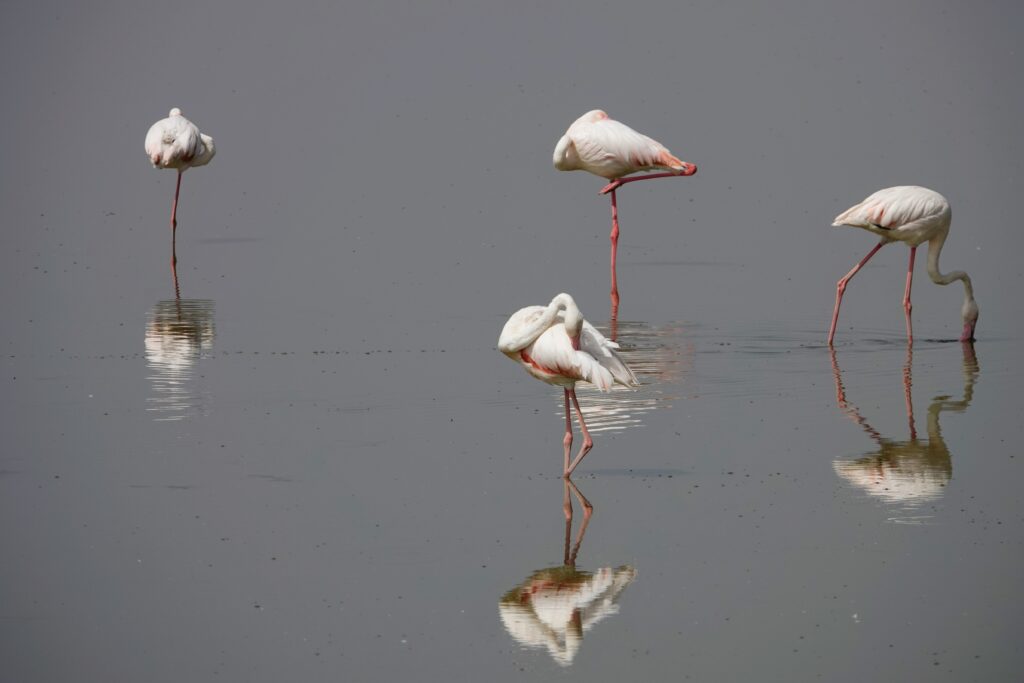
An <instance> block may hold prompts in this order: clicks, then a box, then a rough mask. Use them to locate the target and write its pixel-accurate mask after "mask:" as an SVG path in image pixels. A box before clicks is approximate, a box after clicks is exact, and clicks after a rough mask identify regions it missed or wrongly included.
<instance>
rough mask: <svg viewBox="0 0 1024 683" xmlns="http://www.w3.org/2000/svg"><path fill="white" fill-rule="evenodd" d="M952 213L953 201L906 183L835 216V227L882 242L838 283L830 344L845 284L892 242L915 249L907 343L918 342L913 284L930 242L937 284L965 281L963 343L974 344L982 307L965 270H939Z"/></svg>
mask: <svg viewBox="0 0 1024 683" xmlns="http://www.w3.org/2000/svg"><path fill="white" fill-rule="evenodd" d="M951 216H952V212H951V211H950V208H949V202H948V201H946V198H945V197H943V196H942V195H941V194H939V193H938V192H935V191H934V190H929V189H928V188H925V187H917V186H914V185H905V186H899V187H889V188H886V189H884V190H879V191H878V192H875V193H874V194H873V195H871V196H870V197H868V198H867V199H865V200H864V201H862V202H861V203H860V204H857V205H856V206H852V207H850V208H849V209H847V210H846V211H844V212H843V213H841V214H839V215H838V216H836V219H835V221H834V222H833V223H832V225H834V226H840V225H850V226H853V227H857V228H863V229H864V230H867V231H868V232H872V233H874V234H876V235H878V236H880V237H881V238H882V240H881V241H880V242H879V243H878V244H876V245H875V246H874V248H873V249H872V250H871V251H869V252H868V255H867V256H865V257H864V258H862V259H861V260H860V262H858V263H857V265H855V266H854V267H853V269H852V270H850V272H849V273H847V274H846V275H844V276H843V277H842V278H840V280H839V282H838V283H836V306H835V310H834V311H833V312H832V326H831V327H830V328H829V331H828V344H829V346H831V345H832V340H833V339H834V338H835V336H836V323H838V321H839V306H840V304H842V302H843V293H844V292H845V291H846V285H847V284H848V283H849V282H850V280H851V279H853V276H854V275H856V274H857V272H858V271H859V270H860V269H861V268H862V267H863V266H864V264H865V263H867V262H868V260H869V259H870V258H871V257H872V256H874V255H875V254H876V253H877V252H878V250H879V249H881V248H882V247H884V246H885V245H886V244H889V243H890V242H904V243H905V244H907V246H909V247H910V263H909V264H908V265H907V283H906V287H905V289H904V290H903V311H904V314H905V315H906V319H907V343H909V344H913V343H914V332H913V326H912V325H911V321H910V312H911V311H912V310H913V305H912V304H911V303H910V286H911V284H912V283H913V279H914V256H915V255H916V253H917V248H918V246H920V245H921V244H922V243H923V242H928V276H929V277H930V278H931V279H932V282H934V283H935V284H939V285H948V284H949V283H951V282H954V281H956V280H961V281H962V282H963V283H964V304H963V307H962V308H961V310H960V314H961V317H962V318H963V323H964V328H963V332H962V333H961V335H960V341H962V342H965V341H974V328H975V326H976V325H977V323H978V304H977V303H976V302H975V301H974V288H973V286H972V285H971V278H970V277H969V276H968V275H967V273H965V272H964V271H962V270H956V271H953V272H952V273H949V274H946V275H943V274H942V273H941V272H939V254H941V253H942V245H943V244H944V243H945V241H946V237H947V236H948V235H949V225H950V219H951Z"/></svg>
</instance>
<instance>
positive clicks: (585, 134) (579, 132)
mask: <svg viewBox="0 0 1024 683" xmlns="http://www.w3.org/2000/svg"><path fill="white" fill-rule="evenodd" d="M552 161H553V162H554V165H555V168H557V169H558V170H559V171H577V170H580V171H589V172H590V173H593V174H594V175H597V176H600V177H602V178H607V179H608V180H613V179H615V178H621V177H622V176H624V175H629V174H630V173H636V172H637V171H646V170H652V169H662V170H665V171H669V172H671V173H673V174H675V175H693V174H694V173H696V172H697V167H696V166H695V165H693V164H689V163H687V162H685V161H682V160H681V159H679V158H678V157H676V156H674V155H673V154H672V153H671V152H669V151H668V149H667V148H666V147H665V145H663V144H661V143H660V142H658V141H657V140H654V139H652V138H649V137H647V136H646V135H643V134H642V133H638V132H636V131H635V130H633V129H632V128H630V127H629V126H627V125H626V124H624V123H620V122H618V121H616V120H615V119H612V118H610V117H609V116H608V114H606V113H605V112H603V111H601V110H600V109H594V110H593V111H588V112H587V113H586V114H584V115H583V116H581V117H579V118H578V119H576V121H574V122H573V124H572V125H571V126H569V129H568V130H567V131H565V135H563V136H562V137H561V139H560V140H559V141H558V144H557V145H555V153H554V158H553V160H552Z"/></svg>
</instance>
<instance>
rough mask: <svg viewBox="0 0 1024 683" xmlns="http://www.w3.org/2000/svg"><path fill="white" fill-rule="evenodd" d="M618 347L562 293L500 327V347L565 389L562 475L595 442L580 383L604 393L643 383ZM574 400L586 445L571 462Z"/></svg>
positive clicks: (539, 376)
mask: <svg viewBox="0 0 1024 683" xmlns="http://www.w3.org/2000/svg"><path fill="white" fill-rule="evenodd" d="M618 347H619V345H618V344H616V343H615V342H613V341H609V340H607V339H605V338H604V336H603V335H602V334H601V333H600V332H598V331H597V330H596V329H594V326H593V325H591V324H590V323H588V322H587V321H586V320H584V319H583V314H582V313H580V309H579V308H578V307H577V306H576V302H575V301H574V300H573V298H572V297H571V296H569V295H568V294H559V295H558V296H556V297H555V298H554V299H552V300H551V303H550V304H548V305H547V306H527V307H526V308H521V309H519V310H518V311H516V312H515V313H513V314H512V317H510V318H509V319H508V322H506V323H505V327H504V328H502V330H501V336H500V337H499V338H498V350H499V351H501V352H502V353H504V354H505V355H506V356H508V357H509V358H511V359H512V360H514V361H516V362H518V363H519V364H521V365H522V366H523V368H524V369H525V370H526V371H527V372H528V373H530V374H531V375H532V376H533V377H536V378H537V379H539V380H541V381H543V382H547V383H548V384H554V385H557V386H560V387H562V388H563V389H564V390H565V438H564V439H563V442H562V443H563V446H564V448H565V467H564V470H563V475H564V476H566V477H568V476H569V475H570V474H572V472H573V470H574V469H576V466H577V465H579V464H580V461H581V460H583V457H584V456H585V455H586V454H587V453H589V452H590V449H591V448H593V446H594V441H593V439H591V438H590V432H589V431H587V423H586V422H584V420H583V412H582V411H581V410H580V403H579V400H577V398H576V389H575V387H576V382H578V381H585V382H590V383H591V384H594V385H595V386H597V387H598V388H599V389H601V390H602V391H610V390H611V388H612V385H614V384H616V383H618V384H622V385H623V386H627V387H635V386H639V384H640V383H639V382H638V381H637V379H636V375H634V374H633V371H632V370H630V369H629V367H628V366H626V364H625V363H623V362H622V359H621V358H620V357H619V354H618V353H616V349H617V348H618ZM570 398H571V399H572V403H573V406H574V407H575V408H576V416H577V417H578V418H579V421H580V431H582V432H583V446H582V447H581V448H580V451H579V453H578V454H577V455H576V458H575V459H574V460H573V461H572V463H570V462H569V451H570V449H571V448H572V415H571V414H570V409H569V399H570Z"/></svg>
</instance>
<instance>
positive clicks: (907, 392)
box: [903, 346, 917, 441]
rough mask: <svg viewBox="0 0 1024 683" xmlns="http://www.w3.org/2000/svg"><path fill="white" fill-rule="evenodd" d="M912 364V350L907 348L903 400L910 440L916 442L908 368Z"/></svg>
mask: <svg viewBox="0 0 1024 683" xmlns="http://www.w3.org/2000/svg"><path fill="white" fill-rule="evenodd" d="M913 362H914V350H913V348H912V347H910V346H908V347H907V362H906V364H905V365H904V366H903V400H904V401H905V402H906V404H907V425H908V426H909V427H910V438H911V440H913V441H917V429H915V428H914V397H913V394H912V389H913V386H914V381H913V380H912V379H911V377H910V367H911V365H912V364H913Z"/></svg>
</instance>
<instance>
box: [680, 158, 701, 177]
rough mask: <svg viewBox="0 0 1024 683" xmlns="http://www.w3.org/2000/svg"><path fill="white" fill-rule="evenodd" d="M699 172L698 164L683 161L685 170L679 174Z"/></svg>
mask: <svg viewBox="0 0 1024 683" xmlns="http://www.w3.org/2000/svg"><path fill="white" fill-rule="evenodd" d="M696 172H697V164H691V163H690V162H688V161H684V162H683V170H682V172H680V174H679V175H693V174H694V173H696Z"/></svg>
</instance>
